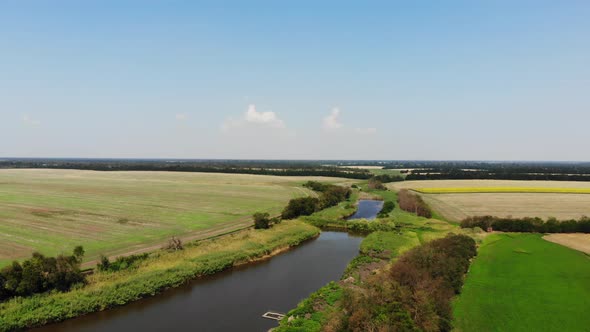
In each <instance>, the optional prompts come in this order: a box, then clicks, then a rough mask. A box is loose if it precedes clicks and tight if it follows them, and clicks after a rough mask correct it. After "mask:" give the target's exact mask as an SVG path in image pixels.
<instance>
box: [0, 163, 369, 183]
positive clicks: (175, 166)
mask: <svg viewBox="0 0 590 332" xmlns="http://www.w3.org/2000/svg"><path fill="white" fill-rule="evenodd" d="M0 168H47V169H77V170H94V171H173V172H203V173H237V174H258V175H277V176H328V177H342V178H350V179H361V180H363V179H369V178H370V177H371V176H372V174H371V173H370V172H369V171H368V170H363V169H347V168H339V167H334V166H323V165H320V164H318V163H317V162H308V163H306V162H300V161H182V160H172V161H165V160H123V159H121V160H110V159H109V160H102V159H73V160H62V159H9V160H2V161H0Z"/></svg>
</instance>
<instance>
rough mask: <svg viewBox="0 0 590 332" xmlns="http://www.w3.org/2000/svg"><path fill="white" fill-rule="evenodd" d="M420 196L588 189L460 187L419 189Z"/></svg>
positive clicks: (580, 191)
mask: <svg viewBox="0 0 590 332" xmlns="http://www.w3.org/2000/svg"><path fill="white" fill-rule="evenodd" d="M416 191H417V192H419V193H422V194H461V193H534V194H539V193H545V194H551V193H559V194H590V188H530V187H461V188H419V189H416Z"/></svg>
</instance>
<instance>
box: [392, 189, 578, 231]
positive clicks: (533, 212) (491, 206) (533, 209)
mask: <svg viewBox="0 0 590 332" xmlns="http://www.w3.org/2000/svg"><path fill="white" fill-rule="evenodd" d="M390 188H392V189H396V190H399V189H401V188H410V189H413V190H416V191H422V192H426V191H428V190H430V191H431V192H435V191H436V192H439V193H438V194H422V197H423V198H424V200H425V201H426V203H428V204H429V205H430V206H431V207H432V208H433V209H434V210H435V211H436V212H437V213H439V214H441V215H442V216H444V217H445V218H447V219H448V220H451V221H460V220H462V219H464V218H466V217H468V216H476V215H494V216H499V217H507V216H512V217H541V218H548V217H556V218H558V219H571V218H575V219H577V218H580V217H582V216H584V215H588V216H590V183H587V182H569V181H505V180H433V181H406V182H397V183H393V184H390ZM499 189H502V190H503V191H501V190H499ZM462 191H463V192H462ZM465 191H468V192H465ZM476 191H477V192H476ZM486 191H487V192H486ZM490 191H496V192H490ZM515 191H516V192H515ZM451 192H452V193H451Z"/></svg>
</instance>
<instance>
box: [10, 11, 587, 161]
mask: <svg viewBox="0 0 590 332" xmlns="http://www.w3.org/2000/svg"><path fill="white" fill-rule="evenodd" d="M588 17H590V2H588V1H403V2H402V1H379V2H378V1H211V2H204V1H58V0H56V1H42V0H38V1H23V0H19V1H12V0H5V1H0V156H12V157H132V158H154V157H155V158H246V159H249V158H273V159H291V158H292V159H481V160H590V149H589V148H588V144H589V143H588V142H590V130H588V124H589V123H590V65H589V64H590V42H589V40H590V39H589V36H590V20H589V19H588Z"/></svg>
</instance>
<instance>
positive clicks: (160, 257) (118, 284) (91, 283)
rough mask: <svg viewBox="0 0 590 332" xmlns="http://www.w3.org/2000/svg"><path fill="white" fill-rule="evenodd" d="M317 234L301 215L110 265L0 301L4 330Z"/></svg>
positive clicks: (160, 286)
mask: <svg viewBox="0 0 590 332" xmlns="http://www.w3.org/2000/svg"><path fill="white" fill-rule="evenodd" d="M318 235H319V229H317V228H315V227H313V226H311V225H307V224H305V223H302V222H299V221H289V222H284V223H281V224H278V225H275V226H274V227H273V228H271V229H270V230H247V231H243V232H239V233H235V234H232V235H228V236H225V237H222V238H217V239H212V240H207V241H202V242H197V243H195V244H192V245H186V246H185V248H184V250H179V251H173V252H170V251H160V252H156V253H154V254H152V255H150V256H149V257H148V258H146V259H143V260H138V261H136V262H134V263H133V264H132V265H131V266H128V267H127V268H126V269H125V270H121V271H117V272H111V271H109V270H108V269H107V270H106V271H104V272H98V273H95V274H94V275H91V276H89V277H88V285H86V286H85V287H78V288H76V287H74V289H73V290H71V291H70V292H67V293H59V292H52V293H46V294H39V295H35V296H32V297H28V298H15V299H12V300H9V301H7V302H4V303H1V304H0V331H12V330H19V329H25V328H30V327H34V326H40V325H44V324H47V323H50V322H57V321H61V320H64V319H67V318H72V317H77V316H80V315H84V314H87V313H91V312H95V311H101V310H105V309H108V308H112V307H115V306H120V305H123V304H126V303H128V302H132V301H135V300H138V299H140V298H143V297H147V296H153V295H155V294H157V293H160V292H162V291H163V290H165V289H167V288H171V287H176V286H179V285H181V284H184V283H186V282H187V281H189V280H191V279H193V278H195V277H198V276H205V275H209V274H213V273H216V272H220V271H222V270H225V269H228V268H231V267H232V266H236V265H240V264H245V263H248V262H252V261H255V260H258V259H262V258H265V257H269V256H271V255H273V254H276V253H278V252H280V251H283V250H285V249H287V248H290V247H292V246H296V245H298V244H300V243H302V242H303V241H306V240H309V239H311V238H313V237H316V236H318Z"/></svg>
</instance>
